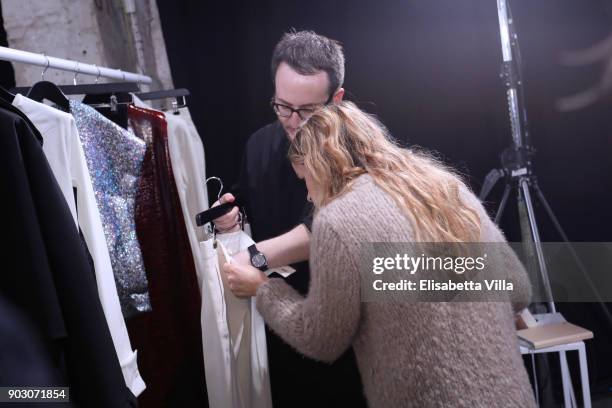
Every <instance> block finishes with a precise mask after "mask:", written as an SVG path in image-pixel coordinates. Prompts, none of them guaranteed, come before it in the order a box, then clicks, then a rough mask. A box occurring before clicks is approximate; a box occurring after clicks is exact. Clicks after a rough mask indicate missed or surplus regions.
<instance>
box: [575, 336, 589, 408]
mask: <svg viewBox="0 0 612 408" xmlns="http://www.w3.org/2000/svg"><path fill="white" fill-rule="evenodd" d="M578 358H579V359H580V379H581V381H582V403H583V404H584V408H591V388H590V386H589V368H588V367H587V359H586V349H585V347H584V343H582V344H581V345H580V346H579V347H578Z"/></svg>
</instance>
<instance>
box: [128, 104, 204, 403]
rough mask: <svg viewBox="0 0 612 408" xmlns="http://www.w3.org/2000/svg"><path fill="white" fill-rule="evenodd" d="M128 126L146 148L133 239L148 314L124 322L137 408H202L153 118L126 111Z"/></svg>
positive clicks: (177, 218) (173, 202)
mask: <svg viewBox="0 0 612 408" xmlns="http://www.w3.org/2000/svg"><path fill="white" fill-rule="evenodd" d="M128 113H129V126H130V128H131V129H133V131H134V133H135V134H136V135H137V136H138V137H140V138H142V140H144V141H145V142H146V146H147V149H146V153H145V158H144V161H143V166H142V176H141V179H140V182H139V187H138V194H137V197H136V233H137V235H138V239H139V241H140V245H141V248H142V254H143V259H144V264H145V268H146V271H147V275H148V279H149V293H150V297H151V304H152V306H153V311H152V312H151V313H146V314H143V315H139V316H136V317H134V318H133V319H130V321H129V322H128V330H129V332H130V338H131V339H132V341H133V344H134V345H135V346H136V347H137V348H138V361H139V364H138V365H139V367H140V371H141V373H142V376H143V378H144V379H145V382H146V383H147V390H146V391H145V392H144V393H143V394H142V395H141V396H140V398H139V403H140V405H141V407H145V408H147V407H168V406H205V405H206V381H205V378H204V367H203V363H202V361H203V357H202V345H201V338H202V332H201V329H200V319H199V314H200V305H201V299H200V293H199V290H198V282H197V277H196V273H195V267H194V261H193V255H192V253H191V250H190V248H189V241H188V238H187V232H186V229H185V223H184V222H183V214H182V211H181V205H180V202H179V198H178V193H177V188H176V185H175V182H174V175H173V173H172V167H171V163H170V154H169V151H168V136H167V125H166V121H165V119H164V115H163V114H162V113H160V112H156V111H152V110H148V109H142V108H137V107H133V106H130V108H129V112H128Z"/></svg>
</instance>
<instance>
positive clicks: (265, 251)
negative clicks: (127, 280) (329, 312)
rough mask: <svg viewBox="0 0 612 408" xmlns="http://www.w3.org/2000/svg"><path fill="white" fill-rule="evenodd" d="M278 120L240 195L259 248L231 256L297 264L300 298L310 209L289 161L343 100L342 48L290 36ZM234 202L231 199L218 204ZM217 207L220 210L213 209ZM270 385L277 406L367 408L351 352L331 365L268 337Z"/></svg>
mask: <svg viewBox="0 0 612 408" xmlns="http://www.w3.org/2000/svg"><path fill="white" fill-rule="evenodd" d="M271 69H272V78H273V81H274V89H275V92H274V97H273V98H272V100H271V106H272V109H273V110H274V112H275V113H276V116H277V118H278V120H277V121H275V122H273V123H271V124H269V125H267V126H264V127H263V128H261V129H259V130H258V131H257V132H255V133H254V134H253V135H251V137H250V138H249V140H248V141H247V144H246V147H245V153H244V157H243V163H242V172H241V177H240V181H239V183H238V185H237V186H236V187H235V188H234V191H235V192H238V194H239V198H240V201H241V203H242V204H243V205H244V207H245V209H246V213H247V217H248V220H249V222H250V225H251V229H252V235H253V240H255V241H256V242H257V244H256V245H255V246H253V247H251V248H249V251H248V252H242V253H240V254H237V255H236V256H234V260H235V261H236V262H240V263H243V264H250V265H253V266H255V267H257V268H259V269H265V268H267V267H270V268H274V267H278V266H283V265H288V264H292V266H294V268H295V269H296V272H295V273H294V274H292V275H290V276H289V277H287V278H286V279H285V280H286V281H287V283H289V284H290V285H291V286H292V287H293V288H295V289H296V290H297V291H298V292H300V293H302V294H306V293H307V292H308V285H309V281H310V273H309V270H308V263H307V262H306V261H307V260H308V255H309V249H310V225H311V223H312V210H313V208H312V205H311V204H310V203H309V202H308V201H307V190H306V187H305V185H304V182H303V180H301V178H303V175H297V174H296V173H295V171H294V170H293V168H292V166H291V163H290V162H289V160H288V158H287V150H288V148H289V142H290V140H292V139H293V138H294V137H295V135H296V133H297V131H298V129H299V128H300V127H301V126H302V125H303V124H304V123H305V122H306V121H307V120H308V118H309V117H310V116H312V114H313V113H314V111H315V110H316V109H317V108H320V107H322V106H324V105H326V104H329V103H338V102H340V101H342V98H343V96H344V89H343V88H342V84H343V82H344V53H343V50H342V47H341V45H340V44H339V43H338V42H337V41H335V40H332V39H329V38H326V37H324V36H322V35H318V34H316V33H314V32H312V31H300V32H289V33H286V34H285V35H284V36H283V37H282V39H281V40H280V42H279V43H278V44H277V45H276V47H275V49H274V53H273V55H272V61H271ZM232 201H234V196H233V195H232V194H230V193H227V194H225V195H223V196H222V197H221V199H220V202H221V203H225V202H232ZM215 204H217V203H215ZM215 227H216V228H217V230H218V231H220V232H229V231H235V230H237V229H238V228H240V227H239V214H238V208H237V207H234V209H233V210H232V211H231V212H230V213H228V214H226V215H225V216H223V217H220V218H218V219H216V220H215ZM267 339H268V359H269V364H270V382H271V388H272V399H273V403H274V406H275V407H281V408H282V407H298V406H336V405H340V404H342V405H347V404H348V406H351V407H355V406H357V407H359V406H366V403H365V399H364V397H363V393H362V388H361V382H360V380H359V374H358V371H357V368H356V365H355V361H354V357H353V352H352V350H349V352H347V353H346V354H345V355H344V356H343V357H341V358H340V359H339V360H338V361H337V362H336V363H334V364H333V365H328V364H323V363H318V362H315V361H313V360H309V359H307V358H306V357H304V356H302V355H300V354H298V353H297V352H296V351H294V350H293V349H292V348H291V347H290V346H289V345H287V344H286V343H284V342H283V341H282V340H281V339H280V337H278V336H276V335H275V334H274V333H272V332H271V331H269V330H268V331H267Z"/></svg>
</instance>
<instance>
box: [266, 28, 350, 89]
mask: <svg viewBox="0 0 612 408" xmlns="http://www.w3.org/2000/svg"><path fill="white" fill-rule="evenodd" d="M281 62H284V63H286V64H288V65H289V66H290V67H291V68H292V69H294V70H295V71H296V72H297V73H299V74H301V75H314V74H316V73H317V72H319V71H324V72H327V76H328V78H329V94H330V95H332V94H333V93H334V92H336V91H337V90H338V89H340V87H341V86H342V84H343V83H344V51H343V50H342V45H340V43H339V42H338V41H336V40H332V39H330V38H327V37H325V36H322V35H319V34H317V33H315V32H314V31H298V32H296V31H290V32H288V33H285V34H284V35H283V38H281V40H280V41H279V42H278V44H276V47H275V48H274V53H273V54H272V63H271V68H272V82H274V78H275V77H276V70H277V69H278V66H279V65H280V64H281Z"/></svg>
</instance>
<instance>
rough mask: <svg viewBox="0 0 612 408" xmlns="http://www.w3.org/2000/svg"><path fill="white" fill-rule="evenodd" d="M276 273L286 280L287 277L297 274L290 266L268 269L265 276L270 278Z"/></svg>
mask: <svg viewBox="0 0 612 408" xmlns="http://www.w3.org/2000/svg"><path fill="white" fill-rule="evenodd" d="M273 272H276V273H278V274H279V275H280V276H282V277H283V278H286V277H287V276H289V275H291V274H292V273H293V272H295V269H293V268H292V267H290V266H279V267H278V268H272V269H268V270H267V271H266V272H265V274H266V276H270V274H271V273H273Z"/></svg>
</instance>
